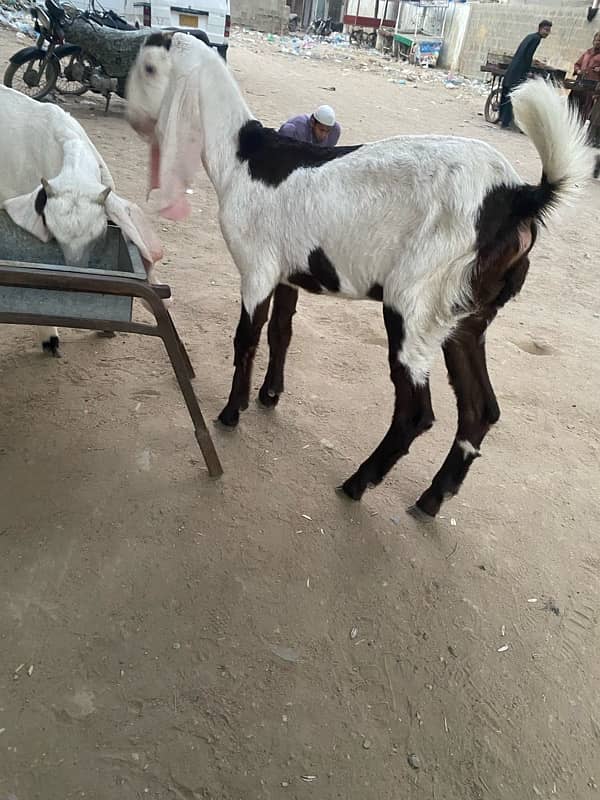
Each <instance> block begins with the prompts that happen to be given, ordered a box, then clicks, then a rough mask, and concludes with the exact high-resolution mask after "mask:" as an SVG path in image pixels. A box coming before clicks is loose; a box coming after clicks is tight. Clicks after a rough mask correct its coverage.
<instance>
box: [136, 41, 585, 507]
mask: <svg viewBox="0 0 600 800" xmlns="http://www.w3.org/2000/svg"><path fill="white" fill-rule="evenodd" d="M127 100H128V107H127V116H128V119H129V121H130V123H131V125H132V126H133V127H134V128H135V129H136V130H137V131H138V133H140V134H141V135H142V136H145V137H146V138H148V139H150V142H151V155H152V168H151V176H152V186H153V187H155V188H159V190H160V198H161V207H162V213H163V215H164V216H166V217H169V218H172V219H178V218H181V217H182V216H185V215H186V214H187V212H188V211H189V205H188V203H187V200H186V196H185V191H186V188H188V186H189V185H190V184H191V182H192V180H193V178H194V176H195V174H196V172H197V170H198V168H199V164H200V162H202V163H203V164H204V167H205V169H206V172H207V173H208V176H209V178H210V180H211V181H212V183H213V185H214V187H215V189H216V192H217V195H218V199H219V215H220V223H221V229H222V232H223V236H224V238H225V241H226V242H227V245H228V247H229V250H230V252H231V254H232V256H233V259H234V261H235V263H236V266H237V268H238V270H239V272H240V274H241V292H242V309H241V318H240V321H239V325H238V328H237V331H236V334H235V339H234V348H235V374H234V377H233V386H232V389H231V394H230V396H229V400H228V402H227V405H226V406H225V408H224V409H223V411H222V412H221V415H220V417H219V419H220V421H221V422H222V423H223V424H225V425H228V426H235V425H236V424H237V423H238V420H239V415H240V411H242V410H244V409H246V408H247V406H248V401H249V391H250V375H251V369H252V362H253V359H254V354H255V351H256V348H257V345H258V342H259V338H260V333H261V329H262V327H263V325H264V323H265V322H266V320H267V317H268V311H269V303H270V300H271V297H273V298H274V305H273V310H272V315H271V320H270V322H269V328H268V339H269V346H270V357H269V365H268V369H267V374H266V377H265V380H264V383H263V385H262V388H261V390H260V394H259V398H260V400H261V401H262V403H263V404H264V405H266V406H275V405H276V404H277V402H278V400H279V397H280V394H281V392H282V391H283V373H284V362H285V356H286V351H287V348H288V345H289V343H290V338H291V334H292V316H293V314H294V312H295V308H296V300H297V288H296V287H301V288H303V289H306V290H308V291H312V292H317V293H321V292H329V293H331V294H333V295H334V296H337V297H347V298H358V299H367V298H371V299H372V300H374V301H378V302H381V304H382V309H383V318H384V323H385V328H386V331H387V336H388V342H389V365H390V370H391V380H392V382H393V384H394V388H395V395H396V399H395V405H394V411H393V418H392V422H391V426H390V428H389V430H388V432H387V433H386V435H385V437H384V438H383V440H382V442H381V443H380V444H379V446H378V447H377V448H376V449H375V451H374V452H373V453H372V454H371V455H370V456H369V457H368V458H367V459H366V461H365V462H364V463H363V464H361V466H360V467H359V468H358V470H357V471H356V472H355V473H354V474H353V475H352V476H351V477H350V478H348V480H346V482H345V483H344V484H343V486H342V487H341V489H342V490H343V492H345V494H346V495H348V496H349V497H350V498H352V499H355V500H359V499H360V498H361V496H362V495H363V493H364V491H365V489H367V487H369V486H372V485H377V484H379V483H380V482H381V481H382V479H383V478H384V476H385V475H386V474H387V473H388V471H389V470H390V468H391V467H392V466H393V465H394V464H395V463H396V461H397V460H398V459H399V458H400V457H401V456H403V455H405V454H406V453H407V452H408V449H409V447H410V445H411V443H412V441H413V440H414V439H415V437H417V436H418V435H419V434H421V433H423V432H424V431H426V430H427V429H428V428H430V427H431V425H432V423H433V420H434V415H433V410H432V406H431V398H430V391H429V371H430V368H431V364H432V361H433V358H434V356H435V354H436V352H437V350H438V348H439V347H442V349H443V352H444V356H445V360H446V365H447V369H448V372H449V377H450V382H451V384H452V387H453V389H454V391H455V393H456V398H457V406H458V430H457V433H456V438H455V440H454V443H453V445H452V448H451V450H450V452H449V454H448V456H447V458H446V460H445V461H444V463H443V465H442V467H441V469H440V470H439V472H438V473H437V475H436V476H435V477H434V479H433V482H432V484H431V486H430V488H429V489H427V491H426V492H425V493H424V494H423V495H422V496H421V498H420V499H419V500H418V501H417V507H418V508H419V509H420V510H421V511H423V512H425V513H426V514H428V515H431V516H435V515H436V514H437V512H438V511H439V508H440V506H441V504H442V502H443V500H444V498H445V497H446V496H449V495H453V494H455V493H456V492H457V491H458V490H459V488H460V486H461V484H462V482H463V480H464V478H465V476H466V474H467V472H468V470H469V467H470V466H471V464H472V462H473V460H474V459H475V458H476V457H477V456H478V455H479V449H480V446H481V443H482V440H483V438H484V436H485V435H486V433H487V432H488V430H489V428H490V426H491V425H493V424H494V423H495V422H496V421H497V420H498V418H499V413H500V412H499V409H498V404H497V402H496V397H495V396H494V392H493V389H492V386H491V383H490V379H489V376H488V372H487V368H486V358H485V331H486V328H487V327H488V325H489V324H490V322H491V321H492V320H493V319H494V317H495V316H496V313H497V312H498V309H499V308H501V307H502V306H503V305H504V304H505V303H506V302H507V300H509V299H510V298H511V297H513V296H514V295H516V294H517V292H519V290H520V289H521V287H522V285H523V282H524V280H525V277H526V275H527V270H528V267H529V258H528V255H529V251H530V250H531V248H532V246H533V244H534V242H535V238H536V233H537V227H538V223H539V222H540V221H542V220H543V218H544V216H545V215H546V214H547V212H548V211H549V210H550V209H551V208H553V207H554V206H555V205H557V204H558V203H559V202H560V201H563V200H564V199H566V197H567V196H568V194H569V193H571V192H572V191H573V190H574V189H576V188H577V185H578V183H579V182H580V181H583V180H584V179H586V178H588V177H590V175H591V170H592V167H591V162H590V156H589V153H588V150H587V148H586V146H585V143H584V139H585V136H584V133H583V131H582V129H581V127H580V125H579V124H578V122H577V121H576V119H575V118H574V117H573V115H572V114H570V112H569V111H568V109H567V108H566V106H565V105H564V104H563V102H562V100H561V99H560V97H559V96H558V95H557V94H556V92H555V91H554V90H553V89H552V87H550V86H548V85H546V84H544V83H543V82H536V83H531V84H529V85H525V86H523V87H522V88H520V89H519V90H518V92H515V93H514V94H513V105H514V109H515V113H516V116H517V120H518V123H519V126H520V127H521V128H522V129H523V130H524V131H525V132H526V133H527V134H528V135H529V137H530V138H531V140H532V141H533V144H534V145H535V147H536V149H537V151H538V153H539V155H540V158H541V161H542V167H543V173H542V179H541V182H540V183H539V184H538V185H530V184H526V183H524V182H523V181H522V180H521V179H520V178H519V176H518V175H517V173H516V172H515V170H514V169H513V168H512V166H511V165H510V163H509V162H508V161H507V160H506V159H505V158H504V157H503V156H502V155H501V154H500V153H498V152H497V151H496V150H495V149H494V148H492V147H490V146H489V145H487V144H485V143H484V142H481V141H476V140H468V139H462V138H456V137H448V136H399V137H396V138H393V139H388V140H385V141H379V142H374V143H372V144H365V145H362V146H357V147H340V148H332V149H327V148H319V147H313V146H311V145H306V144H303V143H298V142H295V141H291V140H289V139H284V138H282V137H280V136H279V135H277V134H276V133H275V132H274V131H272V130H269V129H266V128H264V127H263V126H262V125H261V124H260V123H259V122H258V121H257V120H256V119H255V118H254V117H253V116H252V114H251V112H250V110H249V109H248V107H247V105H246V103H245V102H244V100H243V98H242V96H241V93H240V91H239V89H238V87H237V85H236V83H235V81H234V79H233V77H232V76H231V75H230V73H229V72H228V70H227V68H226V66H225V65H224V64H223V62H222V60H220V59H219V58H218V56H215V55H214V54H213V53H212V52H211V50H210V49H209V48H207V47H205V46H204V45H203V44H202V43H200V42H196V41H195V40H193V39H192V38H191V37H188V36H183V35H180V34H175V35H174V36H172V37H171V36H168V35H163V36H162V40H159V38H158V37H152V41H150V42H148V43H147V44H146V46H145V47H143V48H142V49H141V51H140V53H139V54H138V59H137V61H136V64H135V65H134V68H133V70H132V72H131V73H130V78H129V86H128V92H127ZM364 242H368V245H365V244H363V243H364ZM367 247H368V251H367V250H366V248H367Z"/></svg>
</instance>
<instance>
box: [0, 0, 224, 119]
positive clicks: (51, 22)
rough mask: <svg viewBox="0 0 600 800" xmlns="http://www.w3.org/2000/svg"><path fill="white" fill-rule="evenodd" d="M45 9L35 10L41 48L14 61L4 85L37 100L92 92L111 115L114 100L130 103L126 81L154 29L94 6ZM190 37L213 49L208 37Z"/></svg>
mask: <svg viewBox="0 0 600 800" xmlns="http://www.w3.org/2000/svg"><path fill="white" fill-rule="evenodd" d="M45 5H46V9H47V13H46V12H44V10H43V9H42V8H33V9H32V10H31V13H32V16H33V17H34V20H35V21H36V22H35V24H36V26H37V27H36V31H38V32H39V34H40V35H39V37H38V41H37V43H36V46H35V47H25V48H24V49H23V50H19V52H17V53H15V54H14V55H13V56H12V57H11V58H10V63H9V65H8V68H7V70H6V72H5V74H4V85H5V86H10V87H11V88H14V89H19V90H20V91H22V92H24V93H25V94H28V95H29V96H30V97H33V98H34V99H36V100H41V99H42V98H43V97H45V96H46V95H47V94H49V93H50V92H51V91H52V90H53V89H54V88H56V90H57V91H58V92H59V93H60V94H67V95H81V94H83V93H84V92H87V91H91V92H95V93H96V94H100V95H102V96H103V97H104V98H105V100H106V106H105V112H106V111H108V107H109V105H110V99H111V97H112V95H113V94H116V95H117V96H118V97H125V83H126V81H127V75H128V74H129V70H130V69H131V67H132V66H133V63H134V61H135V59H136V56H137V54H138V51H139V50H140V48H141V46H142V44H143V43H144V41H145V39H146V37H147V36H148V34H149V33H150V29H149V28H133V26H131V25H129V24H128V23H127V22H126V21H125V20H123V19H122V18H121V17H118V15H116V14H114V13H113V12H110V11H108V12H106V11H105V12H104V13H103V14H98V12H97V11H96V10H95V8H94V5H93V3H92V11H91V12H82V11H79V10H78V9H77V8H75V6H72V5H70V4H68V3H65V4H64V5H63V6H59V5H57V4H56V3H55V2H54V0H45ZM115 18H116V19H115ZM123 26H127V27H126V28H125V29H124V27H123ZM167 30H170V31H177V30H181V29H178V28H168V29H167ZM185 32H186V33H190V34H191V35H192V36H196V37H197V38H199V39H202V41H204V42H205V43H206V44H210V42H209V40H208V37H207V35H206V34H205V33H204V31H201V30H198V31H193V32H190V31H185ZM65 41H66V42H68V43H65ZM44 43H47V46H46V48H44ZM23 68H24V72H23V76H22V77H21V75H20V70H22V69H23ZM19 80H20V81H21V84H20V85H19Z"/></svg>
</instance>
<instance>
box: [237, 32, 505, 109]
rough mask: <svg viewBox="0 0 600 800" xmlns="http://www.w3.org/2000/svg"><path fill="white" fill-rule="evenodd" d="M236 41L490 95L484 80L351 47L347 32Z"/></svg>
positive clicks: (459, 92) (406, 81)
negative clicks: (471, 78)
mask: <svg viewBox="0 0 600 800" xmlns="http://www.w3.org/2000/svg"><path fill="white" fill-rule="evenodd" d="M232 39H233V40H234V41H238V42H240V43H243V44H244V46H246V47H248V48H249V49H250V50H252V51H253V52H255V53H258V52H261V51H263V52H264V50H265V49H270V48H277V50H278V51H279V52H280V53H282V54H283V55H286V56H291V57H295V58H305V59H311V60H322V61H333V62H337V63H343V64H345V66H346V67H349V68H353V69H357V70H360V71H361V72H373V73H375V74H379V75H383V76H385V77H387V80H388V81H389V82H390V83H395V84H397V85H398V86H407V87H408V86H411V85H412V86H413V87H414V86H419V85H425V84H437V85H442V86H444V87H445V88H446V89H448V90H449V91H455V92H456V96H457V98H459V97H461V96H464V95H465V94H469V95H473V94H476V95H482V96H483V95H487V94H489V90H490V89H489V85H487V84H486V83H485V82H484V81H482V80H478V79H475V80H470V79H469V78H464V77H462V76H461V75H455V74H453V73H451V72H447V71H446V70H440V69H436V68H432V67H429V66H428V65H427V64H423V65H422V66H419V65H417V64H410V63H408V62H407V61H402V60H396V59H394V58H392V56H391V55H390V54H389V53H383V52H381V51H380V50H376V49H373V48H369V49H364V48H358V47H355V46H353V45H351V44H350V41H349V39H348V36H347V35H345V34H343V33H332V34H331V35H330V36H328V37H320V36H311V35H309V34H306V35H302V34H297V35H296V34H289V35H283V36H278V35H276V34H273V33H260V32H259V31H253V30H248V29H246V28H240V29H236V30H234V32H233V33H232Z"/></svg>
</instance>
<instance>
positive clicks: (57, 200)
mask: <svg viewBox="0 0 600 800" xmlns="http://www.w3.org/2000/svg"><path fill="white" fill-rule="evenodd" d="M0 119H1V124H0V154H1V157H0V158H1V161H0V208H4V209H5V211H6V212H7V213H8V215H9V216H10V217H11V218H12V220H13V222H15V223H16V224H17V225H19V226H20V227H22V228H24V229H25V230H27V231H29V232H30V233H32V234H33V235H34V236H36V237H37V238H38V239H40V240H41V241H43V242H48V241H50V240H51V239H55V240H56V241H57V242H58V244H59V245H60V248H61V250H62V252H63V255H64V258H65V262H66V264H67V265H69V266H77V267H85V266H86V265H87V263H88V259H89V256H90V254H91V251H92V248H93V246H94V245H95V243H96V242H97V241H98V240H100V239H101V238H102V237H103V236H104V235H105V233H106V227H107V224H108V220H112V221H113V222H114V223H115V224H116V225H118V226H119V227H120V228H121V230H122V231H123V233H124V235H125V236H126V237H127V238H128V239H131V241H132V242H133V243H134V244H135V245H137V247H138V248H139V250H140V253H141V255H142V258H143V259H144V261H145V263H146V265H147V267H148V268H149V267H150V266H151V265H152V264H153V263H154V262H155V261H157V260H158V259H160V258H161V256H162V251H161V248H160V243H159V242H158V239H157V238H156V236H155V234H154V233H153V231H152V229H151V228H150V226H149V225H148V223H147V222H146V220H145V219H144V215H143V214H142V212H141V210H140V209H139V208H138V207H137V206H135V205H134V204H133V203H130V202H128V201H127V200H124V199H123V198H121V197H119V196H118V195H117V194H116V192H115V191H114V188H115V184H114V181H113V179H112V176H111V174H110V172H109V170H108V167H107V166H106V164H105V163H104V160H103V158H102V156H101V155H100V154H99V153H98V151H97V150H96V148H95V147H94V145H93V144H92V142H91V141H90V139H89V137H88V135H87V134H86V132H85V131H84V129H83V128H82V127H81V125H80V124H79V123H78V122H77V121H76V120H75V119H74V118H73V117H71V116H70V114H67V113H66V112H65V111H63V110H62V109H61V108H59V107H58V106H54V105H51V104H48V103H44V104H42V103H36V102H35V101H34V100H31V99H30V98H29V97H26V96H25V95H22V94H20V93H19V92H16V91H14V90H13V89H8V88H6V87H5V86H0ZM42 343H43V346H44V349H47V350H50V351H51V352H53V353H54V354H55V355H56V354H58V347H59V339H58V331H57V330H56V328H48V329H46V328H43V329H42Z"/></svg>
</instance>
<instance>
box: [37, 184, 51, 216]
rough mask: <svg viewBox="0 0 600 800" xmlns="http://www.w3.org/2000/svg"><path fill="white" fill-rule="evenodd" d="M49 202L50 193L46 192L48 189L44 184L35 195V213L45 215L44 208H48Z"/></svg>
mask: <svg viewBox="0 0 600 800" xmlns="http://www.w3.org/2000/svg"><path fill="white" fill-rule="evenodd" d="M47 202H48V195H47V194H46V190H45V189H44V187H43V186H42V188H41V189H40V190H39V192H38V193H37V194H36V196H35V203H34V208H35V213H36V214H39V215H40V217H43V216H44V209H45V208H46V203H47Z"/></svg>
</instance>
